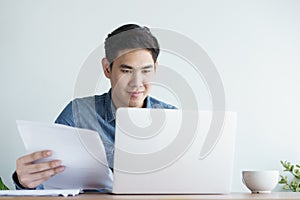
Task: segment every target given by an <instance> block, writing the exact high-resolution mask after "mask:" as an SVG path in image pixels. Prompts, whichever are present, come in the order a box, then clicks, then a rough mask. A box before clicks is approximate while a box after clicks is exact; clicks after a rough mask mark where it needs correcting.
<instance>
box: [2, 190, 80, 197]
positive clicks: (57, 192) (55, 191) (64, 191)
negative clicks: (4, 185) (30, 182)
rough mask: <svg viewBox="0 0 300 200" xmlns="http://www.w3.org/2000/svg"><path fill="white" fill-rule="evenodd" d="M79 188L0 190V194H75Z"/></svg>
mask: <svg viewBox="0 0 300 200" xmlns="http://www.w3.org/2000/svg"><path fill="white" fill-rule="evenodd" d="M79 193H80V189H69V190H0V196H64V197H67V196H76V195H78V194H79Z"/></svg>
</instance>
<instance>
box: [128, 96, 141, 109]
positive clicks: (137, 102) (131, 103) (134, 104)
mask: <svg viewBox="0 0 300 200" xmlns="http://www.w3.org/2000/svg"><path fill="white" fill-rule="evenodd" d="M143 105H144V98H134V99H133V98H131V99H130V101H129V107H136V108H141V107H143Z"/></svg>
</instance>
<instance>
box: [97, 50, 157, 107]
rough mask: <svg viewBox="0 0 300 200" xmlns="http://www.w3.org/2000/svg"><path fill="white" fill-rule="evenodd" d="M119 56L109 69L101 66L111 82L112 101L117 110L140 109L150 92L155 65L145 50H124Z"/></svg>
mask: <svg viewBox="0 0 300 200" xmlns="http://www.w3.org/2000/svg"><path fill="white" fill-rule="evenodd" d="M119 55H120V56H119V57H118V58H117V59H115V60H114V62H113V66H112V68H111V69H110V68H109V69H108V67H109V66H108V65H106V66H103V68H104V73H105V75H106V77H107V78H109V79H110V82H111V87H112V101H113V103H114V105H115V106H116V107H117V108H119V107H139V108H141V107H143V104H144V100H145V98H146V97H147V95H148V94H149V92H150V89H151V81H153V78H154V75H155V71H156V66H157V63H154V61H153V58H152V55H151V53H150V51H148V50H146V49H139V50H131V51H129V50H125V51H121V52H120V53H119ZM102 62H103V61H102ZM102 64H103V63H102Z"/></svg>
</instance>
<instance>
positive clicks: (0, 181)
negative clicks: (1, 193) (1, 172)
mask: <svg viewBox="0 0 300 200" xmlns="http://www.w3.org/2000/svg"><path fill="white" fill-rule="evenodd" d="M0 190H9V188H8V187H7V186H6V185H5V184H4V183H3V182H2V179H1V177H0Z"/></svg>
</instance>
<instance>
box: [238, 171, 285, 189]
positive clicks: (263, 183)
mask: <svg viewBox="0 0 300 200" xmlns="http://www.w3.org/2000/svg"><path fill="white" fill-rule="evenodd" d="M242 181H243V183H244V185H245V186H246V187H247V188H248V189H249V190H251V192H252V193H270V192H271V191H272V190H273V189H274V188H275V187H276V185H277V183H278V181H279V172H278V171H276V170H264V171H243V172H242Z"/></svg>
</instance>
